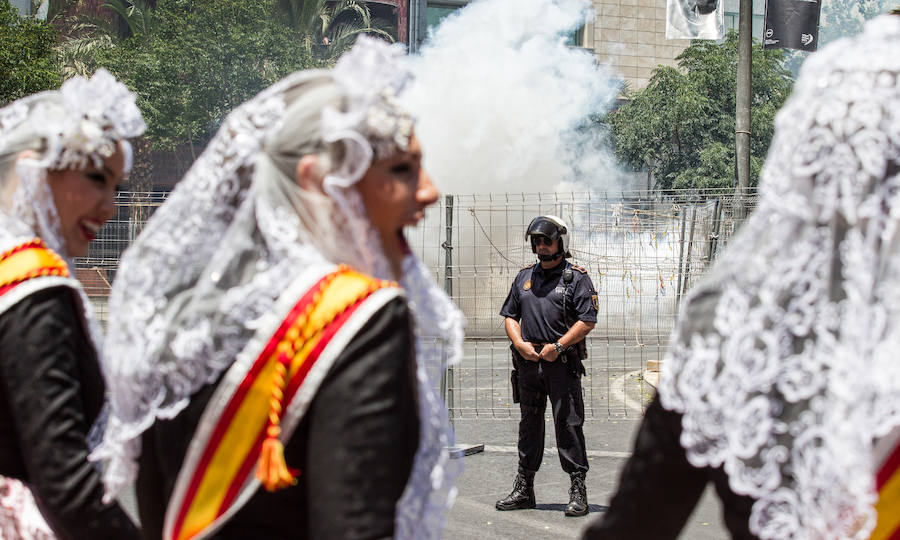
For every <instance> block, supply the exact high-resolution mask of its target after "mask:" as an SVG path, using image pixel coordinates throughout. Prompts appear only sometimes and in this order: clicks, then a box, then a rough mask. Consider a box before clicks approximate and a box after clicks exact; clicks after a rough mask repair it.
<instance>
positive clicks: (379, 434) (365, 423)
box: [301, 299, 419, 539]
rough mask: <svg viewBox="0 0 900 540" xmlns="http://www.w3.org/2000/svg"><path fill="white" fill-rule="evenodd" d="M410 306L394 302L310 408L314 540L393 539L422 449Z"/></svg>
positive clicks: (351, 349) (309, 480) (328, 379)
mask: <svg viewBox="0 0 900 540" xmlns="http://www.w3.org/2000/svg"><path fill="white" fill-rule="evenodd" d="M416 396H417V392H416V375H415V360H414V356H413V342H412V331H411V327H410V316H409V311H408V308H407V306H406V304H405V302H403V301H402V300H399V299H398V300H395V301H392V302H390V303H389V304H388V305H387V306H385V307H384V308H382V310H381V312H380V313H378V314H376V315H375V317H374V318H373V320H371V321H369V324H367V325H366V327H365V328H364V329H363V331H361V332H360V333H359V334H358V335H357V336H356V337H355V338H354V339H353V340H352V341H351V343H350V344H349V346H348V347H347V348H346V349H345V350H344V351H343V353H342V354H341V358H339V359H338V361H337V363H336V364H335V365H334V366H333V367H332V369H331V371H330V372H329V374H328V376H327V377H326V380H325V382H324V383H323V384H322V386H321V388H320V389H319V391H318V392H317V393H316V397H315V399H314V400H313V404H312V406H311V408H310V411H309V412H308V413H307V414H308V417H307V419H308V420H309V439H308V440H309V446H308V451H307V462H306V467H305V469H304V470H303V471H302V473H301V474H303V475H305V476H306V486H307V490H308V491H307V500H308V501H309V512H308V514H309V538H314V539H324V538H341V539H363V538H366V539H369V538H391V537H392V536H393V533H394V513H395V506H396V503H397V501H398V500H399V498H400V496H401V495H402V493H403V490H404V488H405V487H406V482H407V480H408V478H409V474H410V471H411V469H412V463H413V457H414V455H415V452H416V448H417V447H418V440H419V423H418V412H417V411H418V407H417V398H416Z"/></svg>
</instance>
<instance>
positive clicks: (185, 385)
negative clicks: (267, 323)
mask: <svg viewBox="0 0 900 540" xmlns="http://www.w3.org/2000/svg"><path fill="white" fill-rule="evenodd" d="M404 62H405V59H404V54H403V51H402V49H400V48H398V47H395V46H388V45H387V44H384V43H382V42H380V41H376V40H372V39H368V38H362V37H361V38H360V39H359V40H358V41H357V44H356V46H355V47H354V48H353V49H352V50H351V51H350V52H349V53H347V54H346V55H345V56H344V57H343V58H342V59H341V60H340V61H339V63H338V65H337V67H336V68H335V69H333V70H330V71H327V70H311V71H303V72H297V73H294V74H292V75H290V76H288V77H287V78H285V79H283V80H282V81H280V82H278V83H276V84H275V85H273V86H271V87H269V88H268V89H266V90H264V91H263V92H262V93H260V94H259V95H258V96H256V97H255V98H253V99H251V100H250V101H248V102H247V103H245V104H243V105H241V106H240V107H239V108H237V109H236V110H234V111H233V112H232V113H231V114H229V115H228V117H227V118H226V119H225V121H224V124H223V126H222V127H221V128H220V130H219V132H218V133H217V134H216V136H215V137H214V138H213V139H212V141H211V142H210V143H209V145H208V147H207V149H206V150H205V151H204V152H203V154H202V155H201V156H200V157H199V158H198V160H197V162H196V163H195V164H194V165H193V166H192V167H191V169H190V170H189V171H188V173H187V175H186V176H185V178H184V179H183V180H182V181H181V182H180V183H179V184H178V185H177V186H176V188H175V189H174V190H173V192H172V193H171V194H170V196H169V198H168V199H167V200H166V202H165V203H164V204H163V205H162V206H161V207H160V208H159V209H158V210H157V211H156V213H155V214H154V215H153V216H152V218H151V219H150V221H149V222H148V224H147V226H146V228H145V229H144V231H143V232H142V233H141V235H140V236H139V238H138V239H137V240H136V241H135V243H134V244H133V245H132V247H131V248H129V249H128V250H127V251H126V253H125V254H124V255H123V257H122V259H121V263H120V269H119V272H118V275H117V276H116V280H115V283H114V285H113V290H112V294H111V297H110V310H111V313H112V317H111V321H110V326H109V330H108V333H107V341H106V354H105V364H106V365H105V370H106V374H107V377H108V384H109V388H110V401H111V414H110V417H109V423H108V426H107V430H106V433H105V438H104V441H103V442H102V443H101V445H100V446H99V447H98V448H97V449H96V450H95V452H94V453H93V454H92V459H95V460H103V461H106V462H107V463H106V469H105V473H104V482H105V484H106V488H107V496H108V497H111V496H113V495H114V494H115V493H116V492H117V491H118V490H119V489H120V488H121V487H122V486H124V485H125V484H127V483H129V482H131V481H133V480H134V478H135V476H136V472H137V463H136V459H137V457H138V456H139V455H140V436H141V433H143V432H144V431H145V430H146V429H147V428H149V427H150V426H151V425H152V424H153V422H154V421H155V420H157V419H166V418H172V417H173V416H175V415H177V414H178V413H179V412H180V411H181V410H183V409H184V407H185V406H186V405H187V403H188V402H189V400H190V397H191V395H192V394H193V393H194V392H195V391H197V390H198V389H199V388H201V387H202V386H204V385H206V384H209V383H212V382H214V381H216V380H217V379H218V377H219V376H220V375H221V373H222V372H223V371H224V370H226V369H227V368H228V367H229V366H230V365H231V363H232V361H233V360H234V358H235V357H236V356H237V354H238V353H239V352H240V351H241V350H242V349H243V347H244V346H245V344H246V343H247V342H248V340H250V339H251V338H252V337H253V335H254V332H255V330H256V328H257V327H258V326H259V325H260V321H262V320H264V319H265V317H266V316H267V314H268V313H269V312H271V310H272V307H273V306H274V304H275V302H276V300H277V299H278V296H279V294H280V293H281V292H282V291H284V290H286V289H287V288H288V287H287V286H288V285H289V284H290V283H291V281H293V279H294V278H295V277H296V276H297V274H298V272H300V271H302V270H303V269H306V268H309V267H311V266H315V265H332V264H335V263H348V264H350V265H352V266H354V267H355V268H357V269H359V270H361V271H363V272H366V273H369V274H372V275H374V276H376V277H381V278H393V277H394V276H392V275H391V270H390V266H389V264H388V261H387V259H386V258H385V256H384V254H383V251H382V248H381V244H380V240H379V238H378V236H377V234H376V233H375V231H374V228H373V227H372V226H371V224H370V222H369V220H368V218H367V216H366V214H365V211H364V207H363V205H362V200H361V198H360V196H359V195H358V192H357V190H356V188H355V186H354V184H355V182H356V181H358V180H359V179H360V178H361V177H362V175H363V174H364V173H365V171H366V170H367V169H368V167H369V165H370V164H371V163H372V160H373V158H377V157H383V156H389V155H391V154H392V153H394V152H396V151H397V150H398V149H405V148H406V145H407V144H408V141H409V136H410V134H411V131H412V119H411V118H410V117H409V115H408V114H407V113H406V112H405V110H404V109H403V107H402V106H401V105H400V102H399V96H400V95H401V93H402V91H403V89H404V86H405V84H406V82H407V80H408V78H409V74H408V71H407V69H406V68H405V64H404ZM308 154H316V155H318V156H320V158H321V159H322V161H324V162H325V163H327V164H329V166H328V168H327V169H328V170H330V171H331V172H330V173H329V174H328V175H327V176H326V178H325V181H324V189H325V194H322V193H314V192H312V191H307V190H304V189H301V188H300V187H299V186H298V185H297V183H296V181H295V180H294V177H295V170H296V166H297V163H298V161H299V159H300V158H301V157H302V156H304V155H308ZM403 271H404V274H403V276H402V277H401V279H400V282H401V285H402V286H403V288H404V290H405V294H406V297H407V301H408V303H409V305H410V308H411V312H412V314H413V318H414V327H415V333H416V353H417V362H418V367H417V373H418V379H419V399H420V419H421V429H420V432H421V439H420V441H419V448H418V452H417V455H416V458H415V464H414V468H413V472H412V476H411V478H410V480H409V484H408V486H407V488H406V491H405V493H404V495H403V500H402V501H401V502H400V503H399V504H398V508H397V537H398V538H430V537H435V536H438V535H439V534H440V533H439V531H440V528H441V526H442V520H443V511H444V509H445V508H446V507H447V506H448V505H449V503H450V502H451V501H452V496H453V487H452V483H453V476H454V474H455V471H454V468H453V467H452V466H451V465H450V463H449V462H448V456H447V453H446V451H445V450H444V448H445V446H447V445H448V444H450V443H451V442H452V441H451V437H452V435H451V433H450V431H449V423H448V421H447V414H446V410H445V408H444V405H443V402H442V400H441V398H440V396H439V395H438V394H437V393H436V387H437V382H436V381H437V377H438V376H439V373H440V371H441V369H442V368H443V366H444V364H443V362H444V360H445V359H449V361H450V362H456V361H457V360H458V358H459V356H460V350H461V341H462V316H461V314H460V312H459V310H458V309H457V308H456V307H455V306H454V305H453V303H452V302H451V301H450V300H449V298H448V297H447V296H446V295H445V294H444V293H443V292H442V291H441V290H440V289H439V288H438V287H437V285H436V284H435V283H434V280H433V279H432V278H431V276H430V275H429V274H428V271H427V270H426V269H425V268H424V266H423V265H422V264H421V262H419V261H418V260H417V259H416V258H415V257H414V256H412V255H409V256H408V257H407V258H406V260H405V261H404V263H403Z"/></svg>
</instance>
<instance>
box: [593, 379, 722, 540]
mask: <svg viewBox="0 0 900 540" xmlns="http://www.w3.org/2000/svg"><path fill="white" fill-rule="evenodd" d="M680 436H681V415H680V414H678V413H674V412H671V411H667V410H665V409H664V408H663V407H662V405H661V404H660V402H659V397H656V398H655V399H654V400H653V403H652V404H651V405H650V407H648V408H647V413H646V414H645V415H644V420H643V422H642V423H641V427H640V429H639V430H638V435H637V439H636V440H635V443H634V452H633V453H632V455H631V457H630V458H629V459H628V462H627V463H626V464H625V468H624V469H623V470H622V476H621V478H620V479H619V489H618V491H617V492H616V494H615V495H614V496H613V499H612V501H611V502H610V504H609V509H608V510H607V511H606V513H605V514H604V515H603V517H602V518H600V519H598V520H597V521H595V522H594V523H592V524H591V526H590V527H589V528H588V529H587V530H586V531H585V534H584V538H585V540H666V539H669V538H676V537H677V536H678V533H679V532H681V529H682V528H683V527H684V524H685V522H686V521H687V519H688V517H689V516H690V515H691V512H692V511H693V509H694V506H696V504H697V501H698V500H699V499H700V496H701V495H702V494H703V490H704V488H705V487H706V482H707V471H706V470H705V469H696V468H694V467H693V466H692V465H691V464H690V463H688V461H687V457H686V456H685V452H684V448H682V446H681V443H680V442H679V440H678V439H679V437H680Z"/></svg>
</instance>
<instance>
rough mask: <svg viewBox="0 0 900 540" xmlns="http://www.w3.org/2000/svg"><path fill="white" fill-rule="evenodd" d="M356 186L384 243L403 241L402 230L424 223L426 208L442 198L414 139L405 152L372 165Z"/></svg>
mask: <svg viewBox="0 0 900 540" xmlns="http://www.w3.org/2000/svg"><path fill="white" fill-rule="evenodd" d="M357 186H358V188H359V191H360V193H361V194H362V199H363V204H364V205H365V207H366V212H367V213H368V215H369V220H370V221H371V222H372V224H373V225H374V226H375V228H376V229H378V232H379V234H380V235H381V237H382V239H383V240H385V239H390V238H398V239H402V233H403V227H404V226H407V225H415V224H417V223H418V222H419V221H421V220H422V218H423V217H425V208H427V207H428V206H429V205H431V204H434V202H435V201H437V200H438V197H439V195H440V193H439V192H438V190H437V188H436V187H435V186H434V183H433V182H432V181H431V177H430V176H428V173H427V172H426V171H425V169H424V168H423V167H422V147H421V146H420V145H419V141H418V139H416V137H415V136H413V137H411V138H410V141H409V147H408V148H407V150H406V151H405V152H401V153H399V154H396V155H394V156H391V157H388V158H384V159H380V160H378V161H376V162H374V163H372V166H371V167H369V170H368V171H366V174H365V175H364V176H363V177H362V179H361V180H360V181H359V183H358V184H357ZM401 241H402V240H401Z"/></svg>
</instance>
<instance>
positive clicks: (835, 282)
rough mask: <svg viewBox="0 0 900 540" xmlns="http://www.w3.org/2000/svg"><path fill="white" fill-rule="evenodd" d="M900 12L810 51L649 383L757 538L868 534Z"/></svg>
mask: <svg viewBox="0 0 900 540" xmlns="http://www.w3.org/2000/svg"><path fill="white" fill-rule="evenodd" d="M897 51H900V17H897V16H885V17H881V18H879V19H876V20H874V21H872V22H870V23H869V24H868V25H867V27H866V31H865V32H864V33H863V34H862V35H861V36H860V37H858V38H857V39H854V40H843V41H840V42H837V43H835V44H833V45H831V46H829V47H827V48H825V49H824V50H823V51H821V52H820V53H818V54H816V55H813V56H812V57H811V58H810V59H809V60H807V62H806V64H805V65H804V68H803V70H802V72H801V76H800V79H799V80H798V81H797V85H796V87H795V89H794V94H793V96H792V97H791V99H790V100H789V102H788V103H787V104H786V105H785V107H784V109H783V110H782V111H781V112H780V113H779V115H778V117H777V119H776V132H775V133H776V135H775V138H774V140H773V142H772V147H771V150H770V153H769V157H768V159H767V161H766V166H765V168H764V170H763V176H762V182H761V195H760V203H759V206H758V208H757V210H756V211H755V212H754V214H753V215H752V216H751V217H750V219H749V220H748V221H747V223H746V224H745V225H744V226H743V228H742V230H741V231H740V233H739V234H738V235H737V237H736V238H735V239H734V240H733V241H732V243H731V245H730V246H729V248H728V250H727V252H726V254H725V255H724V256H723V257H722V258H721V259H720V261H719V262H718V263H717V264H716V266H715V268H714V269H713V272H712V273H711V275H710V276H709V277H708V278H707V279H706V281H704V282H703V283H702V284H700V285H698V286H697V287H695V288H694V289H693V290H692V292H691V293H690V294H689V295H688V297H687V298H686V301H685V303H684V307H683V310H682V313H681V314H680V318H679V324H678V325H677V327H676V329H675V331H674V334H673V340H672V341H673V346H672V348H671V351H670V353H669V355H668V357H667V360H666V362H665V364H664V373H663V376H662V378H661V388H660V395H661V398H662V401H663V404H664V406H665V407H667V408H669V409H673V410H676V411H679V412H681V413H683V415H684V416H683V421H682V425H683V428H684V431H683V434H682V437H681V443H682V445H683V446H684V447H685V449H686V450H687V455H688V459H689V460H690V462H691V463H692V464H693V465H695V466H698V467H703V466H711V467H718V466H722V467H724V470H725V472H726V473H727V474H728V479H729V484H730V486H731V487H732V489H733V490H734V491H735V492H737V493H740V494H747V495H750V496H752V497H753V498H755V499H756V502H755V504H754V505H753V510H752V515H751V518H750V524H749V525H750V530H751V531H752V532H753V533H754V534H756V535H758V536H759V537H760V538H762V539H785V538H792V539H820V538H853V539H864V538H867V537H868V534H869V532H870V531H871V530H872V527H873V526H874V517H875V515H874V510H873V508H872V505H873V503H874V502H875V499H876V495H875V491H874V471H875V465H874V463H873V454H872V448H873V443H874V440H875V439H877V438H878V437H880V436H883V435H884V434H885V433H886V432H888V431H890V430H891V429H892V428H893V427H894V426H896V425H897V424H898V423H900V416H898V415H900V362H897V358H896V355H897V351H898V350H900V304H898V302H897V298H900V296H898V295H900V236H898V235H897V224H898V221H897V220H898V218H900V200H898V196H900V56H898V55H897Z"/></svg>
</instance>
